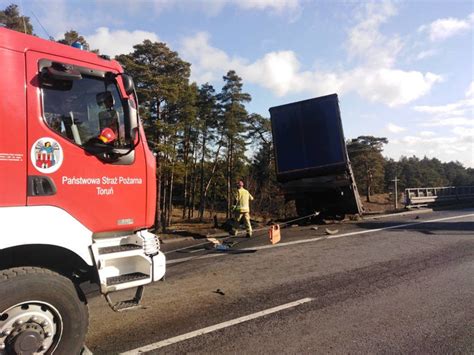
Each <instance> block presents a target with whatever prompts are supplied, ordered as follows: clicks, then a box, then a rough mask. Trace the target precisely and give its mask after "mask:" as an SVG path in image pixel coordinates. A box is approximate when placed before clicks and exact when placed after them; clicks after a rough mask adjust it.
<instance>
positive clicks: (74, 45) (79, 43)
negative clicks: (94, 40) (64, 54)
mask: <svg viewBox="0 0 474 355" xmlns="http://www.w3.org/2000/svg"><path fill="white" fill-rule="evenodd" d="M71 46H72V47H74V48H77V49H80V50H84V45H83V44H82V43H81V42H79V41H76V42H74V43H73V44H71Z"/></svg>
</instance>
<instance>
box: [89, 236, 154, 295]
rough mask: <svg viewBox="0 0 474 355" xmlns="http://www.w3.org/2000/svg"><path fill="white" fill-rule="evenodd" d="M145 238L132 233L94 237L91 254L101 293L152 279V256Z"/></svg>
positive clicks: (146, 282)
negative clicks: (147, 251)
mask: <svg viewBox="0 0 474 355" xmlns="http://www.w3.org/2000/svg"><path fill="white" fill-rule="evenodd" d="M145 248H146V246H145V241H144V239H143V238H141V237H140V236H139V235H137V234H136V233H134V234H130V235H122V236H117V237H111V238H97V239H95V240H94V243H93V244H92V253H93V255H94V258H95V262H96V265H97V271H98V274H99V280H100V289H101V293H102V294H104V295H106V294H108V293H110V292H116V291H120V290H125V289H128V288H135V287H139V286H142V285H146V284H149V283H150V282H152V281H153V267H152V266H153V265H152V259H151V258H150V256H148V255H147V254H146V250H145Z"/></svg>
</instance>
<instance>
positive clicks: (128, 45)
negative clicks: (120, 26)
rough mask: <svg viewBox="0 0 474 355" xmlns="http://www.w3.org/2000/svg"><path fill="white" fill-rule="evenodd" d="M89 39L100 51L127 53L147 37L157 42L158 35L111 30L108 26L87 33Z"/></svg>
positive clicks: (112, 53)
mask: <svg viewBox="0 0 474 355" xmlns="http://www.w3.org/2000/svg"><path fill="white" fill-rule="evenodd" d="M86 38H87V41H88V42H89V44H90V47H91V48H93V49H94V48H97V49H99V50H100V53H102V54H107V55H110V56H111V57H113V56H116V55H117V54H127V53H130V52H132V51H133V46H134V45H136V44H139V43H141V42H143V41H144V40H145V39H149V40H150V41H153V42H157V41H159V38H158V36H157V35H156V34H155V33H153V32H147V31H126V30H115V31H111V30H109V29H108V28H107V27H99V28H98V29H96V31H95V33H94V34H90V35H87V37H86Z"/></svg>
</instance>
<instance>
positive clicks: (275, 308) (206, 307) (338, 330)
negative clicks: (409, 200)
mask: <svg viewBox="0 0 474 355" xmlns="http://www.w3.org/2000/svg"><path fill="white" fill-rule="evenodd" d="M429 221H433V222H429ZM327 227H328V228H330V229H331V230H335V229H337V230H338V232H337V233H336V234H334V235H327V234H326V233H325V228H326V227H325V226H318V229H317V230H313V229H312V228H311V226H304V227H296V228H287V229H284V230H282V241H281V242H280V244H277V245H276V246H270V245H269V243H268V240H267V238H266V236H260V237H258V236H257V237H255V238H252V239H251V240H246V239H241V238H236V239H235V240H236V241H240V243H239V244H238V245H236V246H235V248H236V249H239V250H240V252H237V253H218V252H212V251H209V250H203V249H202V246H201V247H196V248H191V249H187V250H181V251H179V252H172V251H171V249H170V246H169V245H167V246H166V247H167V249H168V251H167V252H168V254H167V257H168V262H169V265H168V271H167V278H166V281H164V282H159V283H156V284H154V285H152V286H149V287H147V289H146V291H145V298H144V304H145V305H146V306H147V309H144V310H138V311H133V312H126V313H114V312H112V311H111V310H110V309H109V308H108V306H107V305H106V304H105V301H104V300H103V299H101V298H100V297H93V298H92V299H91V301H90V303H89V310H90V315H91V316H90V329H89V334H88V337H87V345H88V347H89V348H90V349H91V350H92V351H93V352H94V354H109V353H121V352H127V351H130V353H138V352H140V351H144V352H145V351H150V353H151V354H157V353H189V352H192V353H291V354H294V353H417V354H419V353H443V354H445V353H465V354H468V353H470V354H472V353H474V209H464V210H450V211H438V212H432V213H423V214H411V215H406V216H396V217H389V218H383V219H372V220H366V221H362V222H351V223H347V224H346V223H345V224H340V225H332V226H327ZM171 248H172V247H171Z"/></svg>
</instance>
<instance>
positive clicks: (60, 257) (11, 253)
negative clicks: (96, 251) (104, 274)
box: [0, 244, 96, 282]
mask: <svg viewBox="0 0 474 355" xmlns="http://www.w3.org/2000/svg"><path fill="white" fill-rule="evenodd" d="M20 266H36V267H42V268H46V269H49V270H51V271H55V272H57V273H58V274H61V275H63V276H66V277H68V278H70V279H72V280H73V281H79V282H80V281H84V280H86V279H89V280H91V281H92V280H93V279H94V277H96V276H95V273H94V272H93V271H94V268H93V266H91V265H88V264H87V262H86V261H85V260H84V259H83V258H82V257H81V256H79V255H78V254H76V253H75V252H74V251H72V250H70V249H67V248H64V247H60V246H57V245H50V244H26V245H17V246H12V247H9V248H5V249H0V269H9V268H14V267H20Z"/></svg>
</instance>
